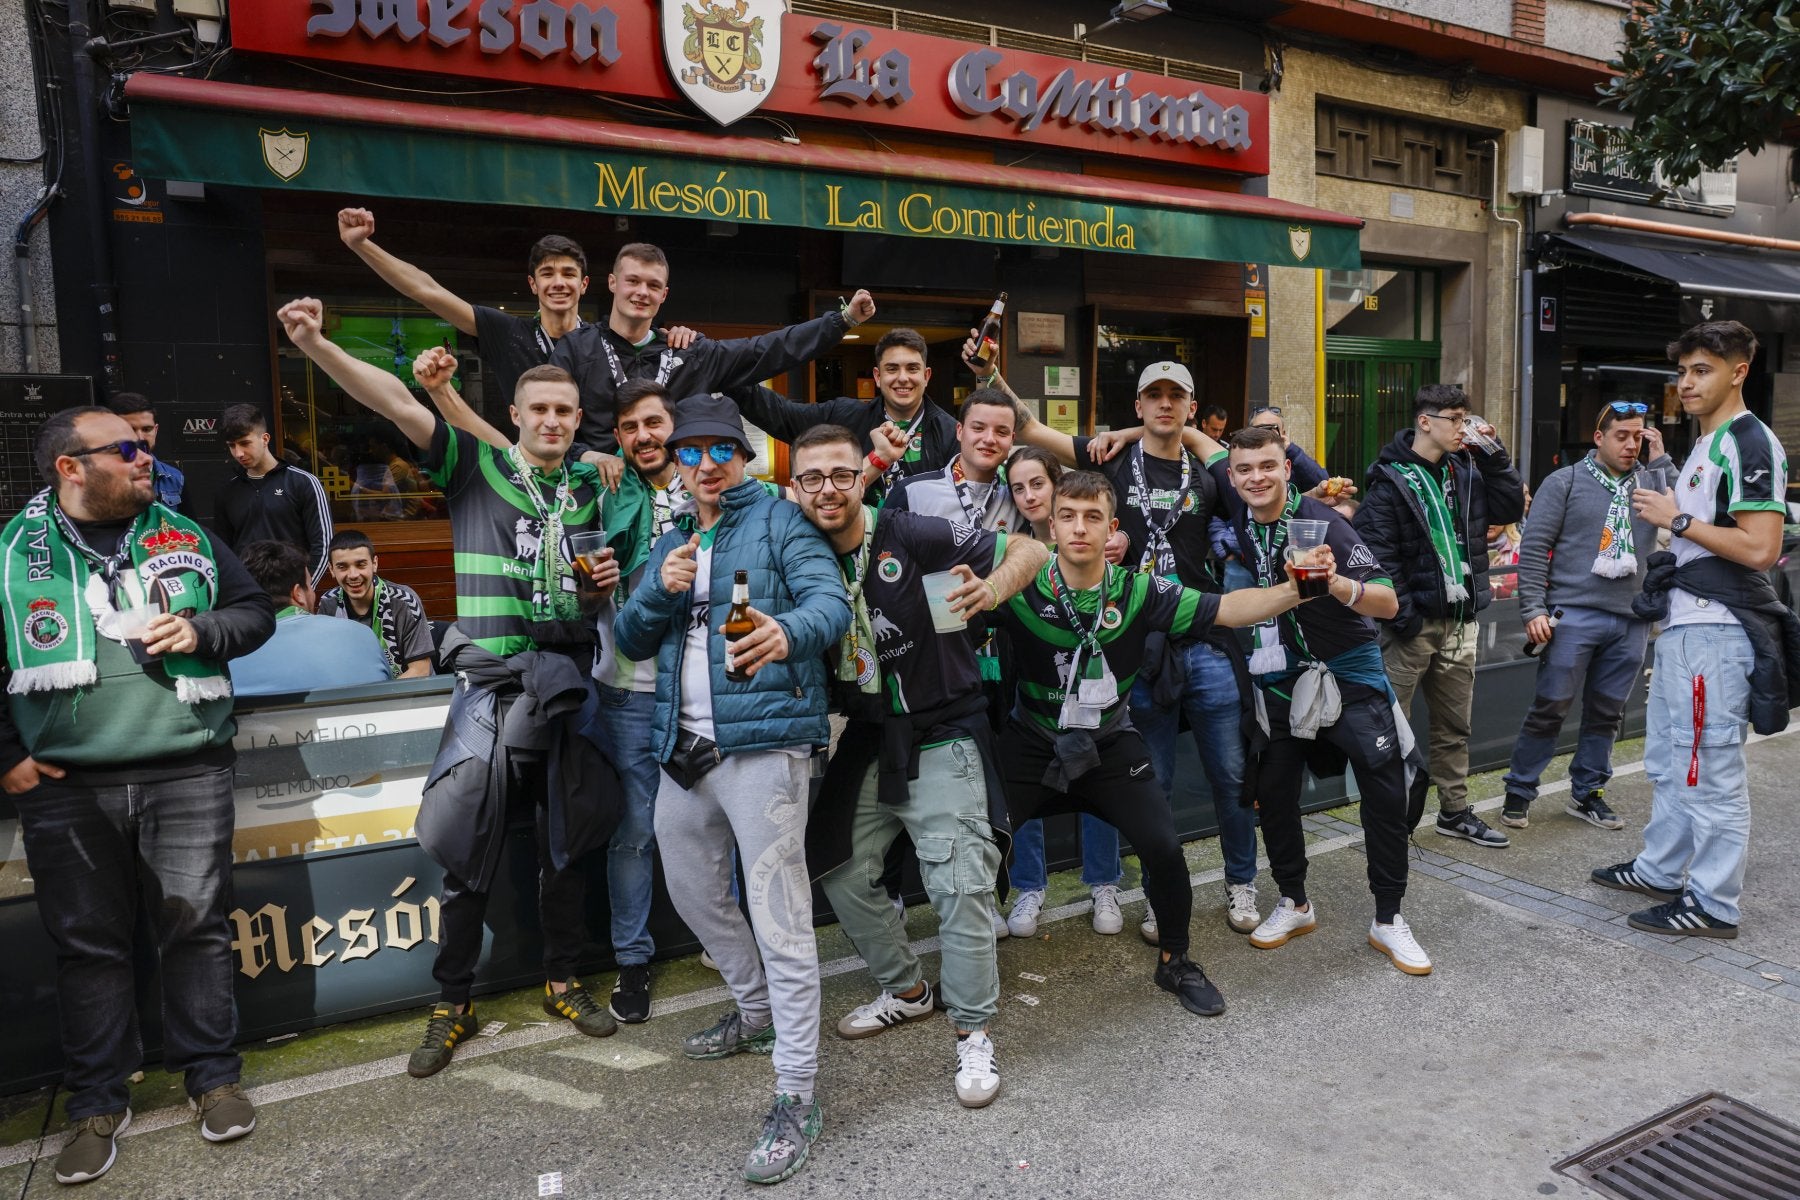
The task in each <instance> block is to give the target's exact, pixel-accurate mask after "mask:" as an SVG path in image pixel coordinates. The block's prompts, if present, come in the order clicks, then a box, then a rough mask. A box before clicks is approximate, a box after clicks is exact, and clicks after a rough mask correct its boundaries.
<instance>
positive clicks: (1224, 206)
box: [129, 75, 1361, 270]
mask: <svg viewBox="0 0 1800 1200" xmlns="http://www.w3.org/2000/svg"><path fill="white" fill-rule="evenodd" d="M141 80H142V81H144V82H143V83H141V84H140V81H141ZM195 84H202V85H203V86H204V87H205V88H206V91H205V92H204V93H202V92H200V91H199V90H198V89H196V88H195V87H194V85H195ZM246 94H252V96H246ZM129 95H130V96H131V100H132V104H131V124H132V143H133V147H134V154H135V162H134V164H133V165H134V166H135V168H136V170H137V171H138V173H139V174H140V175H146V176H150V177H153V178H162V179H180V180H192V181H197V182H204V183H214V184H228V185H234V186H240V187H254V188H261V189H268V190H282V189H288V188H293V189H300V190H307V191H320V192H333V193H338V194H342V195H347V196H367V197H389V196H396V197H424V198H431V199H439V200H450V201H457V202H462V203H468V204H507V205H522V206H526V207H535V208H554V209H564V210H573V211H588V212H601V213H619V214H626V215H633V216H668V217H689V218H693V219H697V220H716V221H731V222H736V223H739V224H741V225H751V226H755V225H767V226H790V227H800V228H806V229H825V230H841V231H844V232H860V233H882V234H888V235H893V236H900V237H925V238H941V239H952V240H973V241H981V242H991V243H997V244H1002V245H1031V246H1054V247H1061V248H1068V249H1086V250H1101V251H1113V252H1118V253H1126V254H1152V255H1160V256H1164V257H1172V258H1193V259H1211V260H1216V261H1227V262H1231V261H1235V262H1247V263H1269V264H1273V265H1278V266H1296V267H1312V268H1320V269H1331V270H1355V269H1358V268H1359V267H1360V265H1361V260H1360V258H1359V255H1358V248H1357V241H1358V235H1359V231H1360V230H1359V225H1360V223H1359V222H1356V221H1355V220H1354V219H1352V218H1346V217H1342V216H1340V215H1338V214H1333V213H1324V212H1322V211H1320V210H1317V209H1307V208H1304V207H1302V206H1299V205H1292V204H1287V203H1285V202H1282V201H1274V200H1269V199H1267V198H1265V197H1257V196H1242V195H1239V194H1237V193H1223V192H1208V191H1204V190H1201V189H1190V188H1171V187H1168V186H1166V185H1148V184H1135V183H1129V182H1124V181H1118V180H1108V179H1098V178H1092V177H1087V176H1080V175H1071V176H1058V175H1055V174H1053V173H1051V172H1045V171H1028V170H1024V169H1020V168H1001V167H993V166H987V165H985V164H981V165H970V164H966V163H959V162H954V161H941V160H935V159H927V158H923V157H920V156H898V155H876V154H873V153H866V154H865V153H863V152H858V151H852V150H844V149H842V148H836V147H831V148H826V147H795V146H790V145H785V144H782V143H771V142H763V141H751V140H748V139H739V138H719V137H707V136H704V135H698V134H692V133H686V132H666V131H641V130H620V129H619V128H618V127H616V126H607V125H603V124H601V123H599V122H588V121H574V120H571V119H568V118H558V117H538V116H531V115H527V114H517V113H498V112H483V113H474V112H471V111H470V110H467V109H452V108H447V107H445V106H436V105H420V104H413V103H409V102H398V103H379V104H378V103H375V102H370V101H362V100H350V99H347V98H344V97H324V96H319V95H318V94H316V93H305V92H282V91H275V90H273V89H267V88H248V87H243V86H241V85H234V84H204V81H194V80H175V79H161V78H154V77H152V78H150V79H147V80H146V77H144V76H142V75H139V76H137V77H134V79H133V80H132V88H131V90H130V93H129ZM202 95H204V97H205V101H204V102H199V101H198V100H197V97H199V96H202ZM175 96H179V98H180V102H174V97H175ZM250 98H253V99H254V101H255V107H250V106H249V105H248V104H247V103H245V101H246V100H247V99H250ZM352 106H361V110H366V111H360V110H359V109H357V108H354V107H352ZM359 115H360V116H361V118H362V119H344V118H345V117H350V116H359ZM396 117H398V118H400V119H395V118H396ZM651 146H654V147H656V149H645V148H640V147H651ZM671 146H678V147H680V148H681V149H683V150H684V151H687V152H685V153H667V152H659V151H666V150H667V149H668V148H669V147H671ZM777 160H780V161H777ZM863 166H867V167H868V168H870V169H871V171H873V170H879V172H880V173H865V172H864V171H863V170H859V169H858V168H859V167H863ZM909 167H910V168H912V169H911V170H910V171H908V170H907V168H909ZM1319 218H1324V219H1319ZM1328 222H1329V223H1328Z"/></svg>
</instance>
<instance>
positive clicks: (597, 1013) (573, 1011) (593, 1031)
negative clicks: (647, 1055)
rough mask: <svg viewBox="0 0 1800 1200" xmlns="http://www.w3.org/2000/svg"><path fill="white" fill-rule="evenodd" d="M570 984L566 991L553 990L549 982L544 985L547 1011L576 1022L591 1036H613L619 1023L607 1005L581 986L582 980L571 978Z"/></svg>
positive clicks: (580, 1028) (577, 1025)
mask: <svg viewBox="0 0 1800 1200" xmlns="http://www.w3.org/2000/svg"><path fill="white" fill-rule="evenodd" d="M568 985H569V990H568V991H566V992H553V991H551V990H550V985H549V984H547V983H546V984H545V985H544V1011H545V1012H547V1013H549V1014H550V1015H551V1016H553V1017H567V1018H568V1019H569V1020H571V1021H573V1022H575V1028H577V1029H579V1030H581V1032H583V1033H585V1034H587V1035H588V1036H589V1037H611V1036H612V1035H613V1034H615V1033H617V1032H619V1023H618V1022H617V1021H615V1020H613V1015H612V1014H611V1013H609V1012H607V1011H606V1006H605V1005H603V1004H601V1003H600V1002H599V1001H598V1000H596V999H594V997H593V996H592V995H590V994H589V993H588V990H587V989H586V988H584V987H582V986H581V980H579V979H574V978H571V979H569V981H568Z"/></svg>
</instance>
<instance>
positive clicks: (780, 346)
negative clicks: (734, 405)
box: [550, 312, 850, 458]
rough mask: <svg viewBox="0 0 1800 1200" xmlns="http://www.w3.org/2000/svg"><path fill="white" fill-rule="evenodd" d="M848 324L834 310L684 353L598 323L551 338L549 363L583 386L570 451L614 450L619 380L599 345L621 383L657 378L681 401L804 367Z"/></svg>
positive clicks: (657, 338)
mask: <svg viewBox="0 0 1800 1200" xmlns="http://www.w3.org/2000/svg"><path fill="white" fill-rule="evenodd" d="M848 332H850V325H849V323H848V322H846V321H845V320H844V318H843V315H842V314H840V313H835V312H831V313H826V314H825V315H824V316H822V317H819V318H817V319H816V320H812V321H804V322H802V323H800V324H798V325H789V326H788V327H787V328H785V329H776V330H772V331H770V332H768V333H763V334H758V335H757V336H756V337H749V338H730V339H728V340H725V341H717V342H716V341H713V340H712V339H710V338H701V339H700V340H699V341H697V342H695V343H694V344H693V345H692V346H689V347H688V348H687V349H686V350H671V349H670V348H669V344H668V342H666V341H665V340H664V339H663V335H662V334H660V333H654V334H652V335H651V338H650V340H649V341H648V342H646V343H644V344H643V345H642V346H633V345H632V344H631V343H630V342H627V341H626V340H625V339H624V338H622V337H620V336H619V335H618V334H616V333H614V332H613V331H612V327H611V326H610V325H608V324H607V323H606V322H604V321H602V322H599V323H597V324H594V325H583V326H581V328H579V329H572V330H570V331H569V332H568V333H565V334H564V335H563V336H562V337H560V338H558V339H557V342H556V349H555V351H554V352H552V354H551V356H550V361H551V363H553V364H554V365H556V366H559V367H561V368H563V369H564V370H565V371H567V372H569V374H571V375H573V376H574V377H575V385H576V386H577V387H578V388H580V389H581V429H580V431H579V432H578V433H577V434H576V435H575V447H574V449H575V454H576V457H577V458H579V457H580V456H581V455H582V454H583V453H585V452H586V451H589V450H598V451H599V452H600V453H602V454H611V453H612V452H613V451H614V450H617V449H618V448H619V439H618V437H617V436H616V435H615V434H614V433H613V411H614V408H615V406H616V404H617V399H618V380H617V379H616V378H615V376H614V374H613V365H612V359H611V358H610V357H608V355H607V353H606V346H605V345H603V344H602V342H603V341H604V342H607V343H610V344H611V346H612V348H613V352H614V353H615V354H616V355H617V356H618V360H619V370H620V371H621V372H623V373H624V375H625V378H626V379H627V380H632V379H656V378H657V377H658V376H659V375H662V374H663V372H664V365H665V357H664V356H665V354H666V355H667V359H666V363H667V375H666V377H665V378H664V379H663V384H664V386H665V387H666V388H667V389H668V394H669V399H671V400H674V401H680V400H681V399H682V398H684V397H686V396H697V395H700V394H701V393H704V392H723V391H729V390H730V389H732V388H739V387H746V386H748V385H750V384H754V383H760V382H761V381H763V380H765V379H768V378H770V377H772V376H775V375H782V374H785V373H787V372H788V371H792V370H794V369H795V368H796V367H801V366H804V365H805V364H807V363H809V362H811V361H812V360H813V359H815V358H817V357H819V355H821V354H824V353H825V352H826V351H827V350H830V349H831V348H832V347H833V346H835V345H837V344H838V343H839V342H841V341H842V340H843V339H844V335H845V334H846V333H848Z"/></svg>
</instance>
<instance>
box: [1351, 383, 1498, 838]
mask: <svg viewBox="0 0 1800 1200" xmlns="http://www.w3.org/2000/svg"><path fill="white" fill-rule="evenodd" d="M1468 416H1469V398H1468V396H1467V395H1465V394H1464V392H1463V390H1462V389H1461V388H1460V387H1457V386H1456V385H1455V384H1451V383H1433V384H1427V385H1426V386H1424V387H1422V388H1420V389H1419V394H1418V397H1417V398H1416V399H1415V401H1414V403H1413V427H1412V428H1411V429H1403V430H1401V431H1400V432H1399V433H1397V434H1395V435H1394V440H1393V441H1391V442H1389V443H1388V444H1387V446H1386V447H1384V448H1383V449H1382V451H1381V453H1380V455H1379V456H1377V458H1376V460H1375V463H1374V465H1372V466H1371V467H1370V468H1369V474H1368V478H1367V480H1366V481H1365V483H1364V487H1363V492H1364V500H1363V505H1362V508H1360V509H1359V510H1358V511H1357V514H1356V517H1355V520H1354V521H1353V524H1354V526H1355V528H1356V532H1357V533H1358V534H1360V535H1361V536H1362V540H1363V543H1364V544H1365V545H1366V546H1368V548H1369V549H1370V550H1371V551H1373V552H1374V554H1375V557H1376V559H1377V561H1379V562H1380V563H1381V564H1382V565H1383V566H1385V567H1386V568H1387V569H1388V574H1389V575H1390V576H1391V577H1392V578H1393V581H1394V591H1395V593H1396V594H1397V596H1398V599H1399V605H1400V607H1399V611H1398V612H1396V613H1395V615H1394V616H1393V618H1392V619H1391V620H1389V621H1387V622H1385V623H1384V625H1383V628H1382V633H1381V655H1382V659H1383V660H1384V661H1385V663H1386V665H1387V674H1388V680H1389V682H1391V683H1392V684H1393V687H1394V692H1395V694H1396V695H1397V696H1398V697H1399V699H1400V706H1401V708H1402V709H1410V708H1411V707H1412V699H1413V691H1414V689H1415V688H1419V687H1423V688H1424V689H1425V699H1426V702H1427V703H1428V704H1429V705H1430V707H1431V736H1430V744H1431V778H1432V781H1433V782H1434V783H1436V784H1437V789H1438V817H1437V831H1438V832H1439V833H1441V834H1443V835H1444V836H1445V837H1454V838H1462V839H1463V840H1465V841H1470V842H1474V843H1475V844H1476V845H1477V846H1492V847H1496V848H1498V847H1502V846H1506V845H1508V844H1510V843H1509V842H1508V839H1507V837H1506V835H1505V834H1502V833H1500V832H1498V831H1496V830H1494V829H1490V828H1489V827H1488V825H1487V823H1486V822H1484V821H1483V820H1482V819H1481V818H1480V817H1478V816H1476V815H1475V813H1474V811H1473V810H1472V809H1470V808H1469V732H1470V718H1471V714H1472V712H1473V709H1474V704H1475V643H1476V634H1475V614H1476V613H1478V612H1480V611H1481V610H1482V609H1484V608H1486V607H1487V606H1488V603H1489V602H1490V601H1491V600H1492V599H1493V598H1494V597H1493V592H1492V591H1491V590H1489V588H1488V553H1487V528H1488V526H1489V525H1490V524H1494V525H1509V524H1511V523H1512V522H1514V521H1517V520H1518V519H1519V518H1520V517H1521V516H1523V515H1524V513H1525V488H1524V484H1523V483H1522V482H1521V481H1520V479H1519V473H1518V471H1517V470H1515V469H1514V468H1513V465H1512V461H1511V459H1509V458H1508V457H1507V455H1506V451H1505V449H1504V448H1502V447H1500V445H1499V442H1498V439H1495V442H1494V444H1495V447H1496V448H1495V449H1494V450H1493V451H1492V452H1490V453H1483V452H1482V451H1480V450H1472V449H1467V448H1465V446H1464V444H1463V422H1464V421H1465V420H1467V419H1468ZM1481 432H1483V433H1485V434H1486V435H1488V437H1490V438H1492V437H1493V430H1492V428H1491V427H1485V426H1484V427H1483V428H1482V430H1481Z"/></svg>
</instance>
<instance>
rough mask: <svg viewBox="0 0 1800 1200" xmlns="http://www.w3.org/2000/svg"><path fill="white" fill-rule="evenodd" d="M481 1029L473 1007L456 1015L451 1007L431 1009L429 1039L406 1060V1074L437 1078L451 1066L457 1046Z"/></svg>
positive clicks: (427, 1023) (441, 1005) (427, 1037)
mask: <svg viewBox="0 0 1800 1200" xmlns="http://www.w3.org/2000/svg"><path fill="white" fill-rule="evenodd" d="M479 1028H481V1024H480V1022H478V1021H476V1019H475V1006H474V1005H473V1004H471V1005H469V1007H468V1008H467V1009H466V1010H464V1011H463V1012H454V1011H452V1009H451V1006H450V1005H448V1004H440V1005H438V1006H437V1007H436V1008H434V1009H432V1010H431V1019H430V1020H428V1021H426V1022H425V1040H424V1041H422V1042H420V1043H419V1048H418V1049H417V1050H414V1051H413V1052H412V1057H411V1058H409V1059H407V1060H406V1073H407V1074H408V1075H411V1076H412V1077H413V1078H414V1079H423V1078H425V1077H426V1076H427V1075H436V1074H437V1073H438V1072H439V1071H441V1070H443V1069H444V1068H445V1067H447V1066H449V1065H450V1056H451V1055H453V1054H455V1053H456V1043H458V1042H460V1041H461V1040H462V1039H463V1037H464V1035H466V1034H468V1033H470V1032H471V1031H473V1030H476V1029H479Z"/></svg>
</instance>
